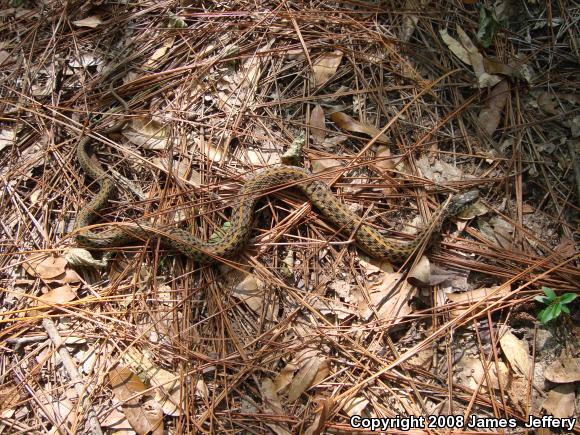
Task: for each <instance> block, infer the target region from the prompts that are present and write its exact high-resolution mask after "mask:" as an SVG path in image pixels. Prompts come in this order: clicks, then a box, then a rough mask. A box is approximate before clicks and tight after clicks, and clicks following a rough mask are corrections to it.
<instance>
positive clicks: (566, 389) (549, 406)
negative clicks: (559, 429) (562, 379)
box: [542, 383, 576, 418]
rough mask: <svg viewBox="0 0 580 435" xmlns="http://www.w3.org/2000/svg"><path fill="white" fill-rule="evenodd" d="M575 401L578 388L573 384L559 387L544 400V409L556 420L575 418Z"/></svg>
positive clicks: (551, 391)
mask: <svg viewBox="0 0 580 435" xmlns="http://www.w3.org/2000/svg"><path fill="white" fill-rule="evenodd" d="M575 399H576V387H575V386H574V384H573V383H572V384H564V385H557V386H556V387H555V388H554V389H552V390H550V392H549V393H548V397H546V400H544V403H543V404H542V408H544V409H545V410H546V411H547V412H548V414H552V415H553V416H554V417H556V418H566V417H573V416H574V400H575Z"/></svg>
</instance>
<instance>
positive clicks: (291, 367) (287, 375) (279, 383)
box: [274, 362, 298, 392]
mask: <svg viewBox="0 0 580 435" xmlns="http://www.w3.org/2000/svg"><path fill="white" fill-rule="evenodd" d="M296 370H298V364H295V363H294V362H289V363H288V364H286V365H285V366H284V368H283V369H282V370H280V373H279V374H278V376H276V378H275V379H274V384H275V385H276V391H277V392H280V391H282V390H284V389H285V388H286V387H288V385H290V383H291V382H292V379H293V378H294V372H295V371H296Z"/></svg>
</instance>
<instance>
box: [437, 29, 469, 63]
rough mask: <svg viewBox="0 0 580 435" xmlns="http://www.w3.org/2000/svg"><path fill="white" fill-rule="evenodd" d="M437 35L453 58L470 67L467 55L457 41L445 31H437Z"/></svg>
mask: <svg viewBox="0 0 580 435" xmlns="http://www.w3.org/2000/svg"><path fill="white" fill-rule="evenodd" d="M439 35H440V36H441V39H442V40H443V42H444V43H445V45H447V47H448V48H449V50H451V52H452V53H453V54H454V55H455V56H457V57H458V58H459V59H460V60H461V61H462V62H463V63H466V64H467V65H471V61H470V60H469V53H468V52H467V50H466V49H465V48H464V47H463V45H461V43H460V42H459V41H458V40H456V39H455V38H453V37H452V36H451V35H449V33H448V32H447V29H442V30H439Z"/></svg>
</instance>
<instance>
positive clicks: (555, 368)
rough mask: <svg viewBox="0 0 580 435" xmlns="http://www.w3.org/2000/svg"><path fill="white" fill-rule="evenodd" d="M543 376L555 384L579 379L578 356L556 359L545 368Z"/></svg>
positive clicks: (579, 365)
mask: <svg viewBox="0 0 580 435" xmlns="http://www.w3.org/2000/svg"><path fill="white" fill-rule="evenodd" d="M544 377H545V378H546V379H547V380H548V381H550V382H555V383H557V384H564V383H568V382H578V381H580V358H566V357H562V358H559V359H557V360H556V361H554V362H553V363H552V364H550V365H549V366H548V367H547V368H546V370H545V371H544Z"/></svg>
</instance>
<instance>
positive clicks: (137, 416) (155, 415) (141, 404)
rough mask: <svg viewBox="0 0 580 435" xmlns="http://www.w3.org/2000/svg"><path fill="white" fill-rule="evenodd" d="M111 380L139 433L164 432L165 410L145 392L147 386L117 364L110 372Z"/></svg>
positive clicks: (115, 392)
mask: <svg viewBox="0 0 580 435" xmlns="http://www.w3.org/2000/svg"><path fill="white" fill-rule="evenodd" d="M109 381H110V383H111V388H112V389H113V394H114V395H115V398H116V399H117V400H119V401H121V402H123V403H122V405H121V408H122V409H123V412H124V413H125V416H126V417H127V420H128V421H129V423H130V424H131V427H132V428H133V429H134V430H135V432H137V433H138V434H147V433H151V434H153V435H161V434H163V411H162V410H161V406H160V405H159V404H158V403H157V402H155V400H153V399H152V398H151V397H150V396H148V395H145V394H140V393H143V392H144V391H145V390H146V389H147V387H146V386H145V385H144V384H143V382H141V380H140V379H139V378H138V377H137V376H136V375H135V374H133V373H132V372H131V370H129V369H128V368H126V367H122V366H117V367H115V368H113V369H111V371H110V372H109Z"/></svg>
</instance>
